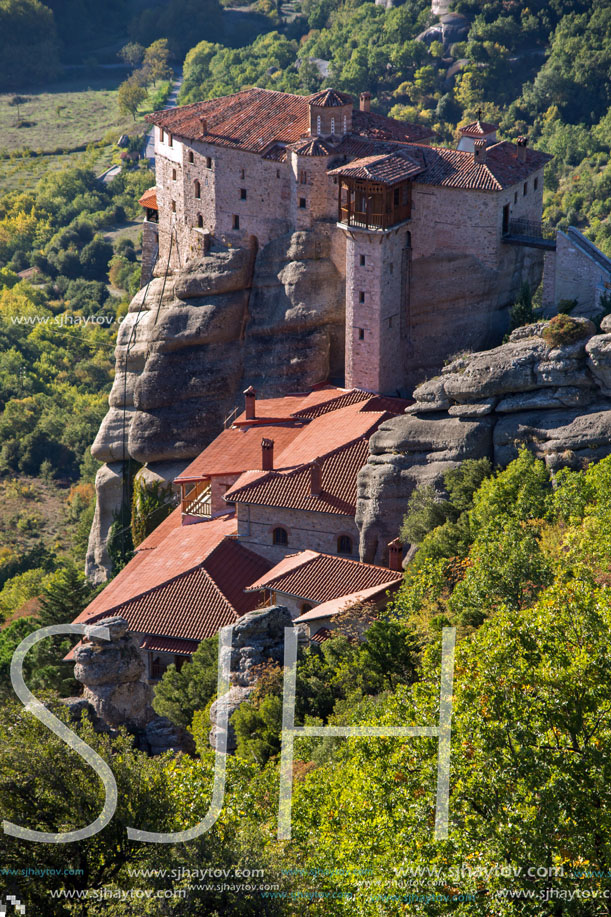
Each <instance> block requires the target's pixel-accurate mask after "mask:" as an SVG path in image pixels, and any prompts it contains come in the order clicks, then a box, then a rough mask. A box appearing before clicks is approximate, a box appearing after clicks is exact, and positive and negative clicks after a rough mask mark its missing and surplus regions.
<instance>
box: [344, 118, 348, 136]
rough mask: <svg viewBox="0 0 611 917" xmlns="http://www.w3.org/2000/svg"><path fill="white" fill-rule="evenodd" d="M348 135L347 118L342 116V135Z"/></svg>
mask: <svg viewBox="0 0 611 917" xmlns="http://www.w3.org/2000/svg"><path fill="white" fill-rule="evenodd" d="M347 133H348V118H347V117H346V115H344V134H347Z"/></svg>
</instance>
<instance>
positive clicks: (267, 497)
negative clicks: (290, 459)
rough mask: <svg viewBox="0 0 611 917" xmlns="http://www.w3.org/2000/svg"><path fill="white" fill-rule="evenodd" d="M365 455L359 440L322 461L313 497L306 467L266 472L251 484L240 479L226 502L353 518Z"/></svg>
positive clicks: (365, 442)
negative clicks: (319, 476)
mask: <svg viewBox="0 0 611 917" xmlns="http://www.w3.org/2000/svg"><path fill="white" fill-rule="evenodd" d="M368 455H369V441H368V440H367V439H366V438H365V437H363V438H362V439H358V440H356V441H355V442H352V443H349V444H348V445H346V446H340V447H339V448H338V449H336V450H334V451H333V452H331V453H330V454H328V455H326V456H324V457H322V458H321V459H320V460H319V464H320V473H321V491H320V494H317V495H313V494H312V493H311V473H312V472H311V468H312V465H311V463H310V464H308V465H304V466H302V467H300V468H298V469H297V470H295V471H291V472H288V473H281V472H276V471H274V472H269V473H267V474H265V475H263V476H258V479H256V480H255V481H253V482H251V483H249V482H248V481H244V480H243V477H244V476H242V477H241V478H239V479H238V482H237V484H235V485H234V487H233V488H230V489H229V490H228V491H227V494H226V499H227V500H228V501H229V502H231V503H249V504H257V505H259V506H281V507H283V508H285V509H299V510H305V511H308V512H316V513H338V514H341V515H346V516H354V514H355V512H356V492H357V476H358V473H359V471H360V469H361V468H362V467H363V465H365V464H366V463H367V457H368Z"/></svg>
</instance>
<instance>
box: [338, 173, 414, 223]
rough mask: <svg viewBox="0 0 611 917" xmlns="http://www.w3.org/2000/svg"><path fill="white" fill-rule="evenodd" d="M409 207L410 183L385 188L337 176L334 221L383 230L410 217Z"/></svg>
mask: <svg viewBox="0 0 611 917" xmlns="http://www.w3.org/2000/svg"><path fill="white" fill-rule="evenodd" d="M411 209H412V202H411V184H410V182H403V183H401V184H400V185H395V186H393V187H388V186H387V185H384V184H382V183H377V182H368V181H359V180H355V179H350V178H344V177H342V178H340V181H339V195H338V215H337V220H338V223H341V224H342V225H343V226H354V227H355V228H357V229H367V230H370V231H373V232H375V231H378V232H385V231H386V230H389V229H392V227H393V226H398V225H399V223H404V222H405V221H406V220H409V219H410V217H411Z"/></svg>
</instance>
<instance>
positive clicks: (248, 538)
mask: <svg viewBox="0 0 611 917" xmlns="http://www.w3.org/2000/svg"><path fill="white" fill-rule="evenodd" d="M237 516H238V539H239V541H240V544H243V545H244V547H246V548H250V550H251V551H254V552H255V553H257V554H261V556H262V557H266V558H267V559H268V560H270V561H272V562H273V563H278V562H279V561H281V560H282V559H283V558H284V557H286V556H287V555H288V554H296V553H297V552H299V551H305V550H306V549H309V550H311V551H320V552H322V553H323V554H337V539H338V538H339V536H340V535H348V536H349V537H350V538H351V539H352V544H353V549H354V550H353V554H352V555H350V556H351V557H353V558H355V559H358V539H359V532H358V529H357V527H356V525H355V522H354V520H353V519H352V517H351V516H340V515H338V514H334V513H312V512H307V513H306V512H303V511H301V510H294V509H283V508H281V507H269V506H247V505H246V504H241V505H239V506H238V512H237ZM277 526H281V527H282V528H284V529H286V531H287V533H288V545H275V544H273V536H272V533H273V530H274V529H275V528H276V527H277ZM346 556H348V555H346Z"/></svg>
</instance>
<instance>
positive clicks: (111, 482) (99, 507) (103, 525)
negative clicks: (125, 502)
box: [85, 463, 123, 584]
mask: <svg viewBox="0 0 611 917" xmlns="http://www.w3.org/2000/svg"><path fill="white" fill-rule="evenodd" d="M122 470H123V466H122V465H121V464H120V463H117V464H112V465H102V467H101V468H99V469H98V472H97V474H96V477H95V489H96V504H95V513H94V516H93V523H92V526H91V532H90V533H89V545H88V548H87V560H86V563H85V573H86V574H87V576H88V577H89V579H91V580H92V581H93V582H94V583H96V584H97V583H103V582H104V581H105V580H106V579H108V577H109V576H110V575H111V571H112V562H111V560H110V557H109V555H108V551H107V549H106V542H107V541H108V534H109V532H110V527H111V525H112V524H113V522H114V518H115V513H117V512H119V510H120V509H121V500H122V495H123V477H122Z"/></svg>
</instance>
